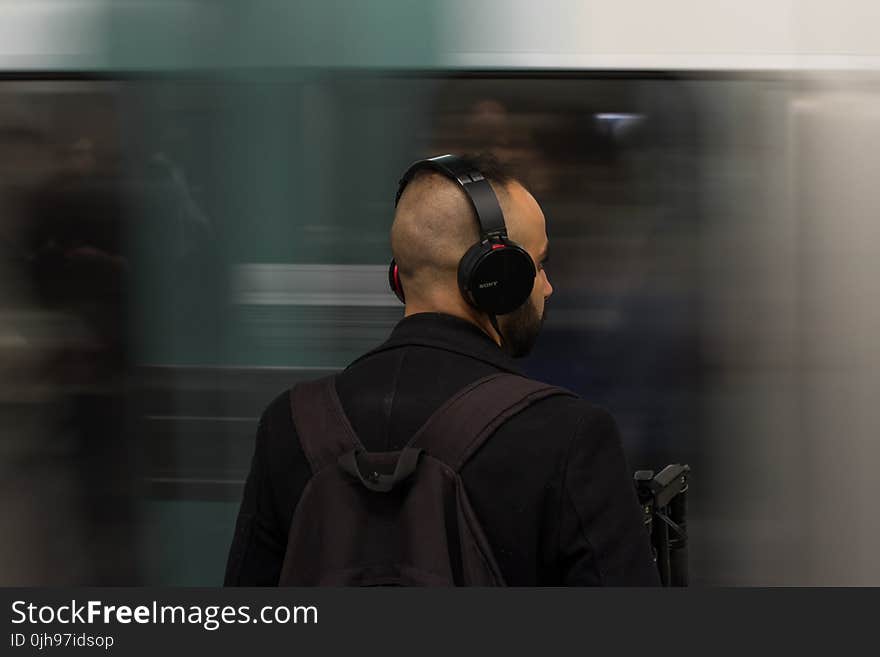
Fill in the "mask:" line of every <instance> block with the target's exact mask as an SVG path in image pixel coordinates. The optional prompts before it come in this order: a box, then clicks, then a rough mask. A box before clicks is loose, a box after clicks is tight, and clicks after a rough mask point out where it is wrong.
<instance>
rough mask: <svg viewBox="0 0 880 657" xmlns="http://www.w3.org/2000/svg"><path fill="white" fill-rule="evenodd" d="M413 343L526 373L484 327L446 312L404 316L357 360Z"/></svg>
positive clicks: (512, 371) (510, 370)
mask: <svg viewBox="0 0 880 657" xmlns="http://www.w3.org/2000/svg"><path fill="white" fill-rule="evenodd" d="M411 345H415V346H422V347H432V348H435V349H445V350H446V351H451V352H454V353H457V354H462V355H464V356H469V357H471V358H476V359H477V360H481V361H483V362H485V363H488V364H489V365H493V366H495V367H497V368H498V369H501V370H504V371H505V372H511V373H513V374H519V375H520V376H524V373H523V371H522V369H521V368H520V367H519V366H518V365H517V364H516V362H515V361H514V359H513V358H511V357H510V356H508V355H507V354H506V353H504V352H503V351H502V350H501V348H500V347H498V345H497V344H495V342H494V341H493V340H492V339H491V338H490V337H489V336H488V335H486V334H485V333H484V332H483V330H482V329H480V328H479V327H478V326H476V325H475V324H472V323H471V322H469V321H467V320H464V319H461V318H459V317H455V316H453V315H446V314H443V313H417V314H415V315H410V316H408V317H404V318H403V319H402V320H400V321H399V322H398V323H397V326H395V327H394V330H393V331H391V336H390V337H389V338H388V340H386V341H385V342H384V343H383V344H381V345H380V346H379V347H377V348H376V349H373V350H372V351H370V352H368V353H366V354H364V355H363V356H361V357H360V358H358V359H357V360H355V361H354V362H355V363H356V362H358V361H359V360H362V359H363V358H367V357H368V356H371V355H373V354H376V353H378V352H380V351H387V350H388V349H397V348H399V347H406V346H411ZM353 364H354V363H352V365H353ZM349 367H350V366H349Z"/></svg>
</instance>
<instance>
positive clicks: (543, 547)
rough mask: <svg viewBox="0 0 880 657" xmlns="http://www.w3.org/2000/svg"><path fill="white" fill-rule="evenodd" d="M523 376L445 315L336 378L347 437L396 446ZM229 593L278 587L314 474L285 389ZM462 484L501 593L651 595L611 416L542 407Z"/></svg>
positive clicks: (410, 328)
mask: <svg viewBox="0 0 880 657" xmlns="http://www.w3.org/2000/svg"><path fill="white" fill-rule="evenodd" d="M499 371H502V372H513V373H516V374H522V372H521V371H520V370H519V368H518V367H517V366H516V364H515V362H514V361H513V359H511V358H509V357H508V356H507V355H505V354H504V353H503V352H502V351H501V350H500V349H499V348H498V346H497V345H496V344H495V343H494V342H493V341H492V340H491V339H490V338H489V337H488V336H487V335H486V334H485V333H483V332H482V331H481V330H480V329H479V328H478V327H476V326H474V325H473V324H471V323H469V322H466V321H464V320H461V319H458V318H456V317H451V316H449V315H441V314H434V313H424V314H417V315H412V316H410V317H407V318H404V319H403V320H402V321H401V322H400V323H399V324H398V325H397V326H396V327H395V329H394V331H393V332H392V334H391V337H390V338H389V339H388V341H387V342H385V343H384V344H383V345H382V346H381V347H379V348H378V349H376V350H374V351H372V352H370V353H368V354H366V355H365V356H362V357H361V358H359V359H358V360H356V361H355V362H354V363H352V364H351V365H350V366H349V367H348V368H347V369H346V370H345V371H344V372H342V373H341V374H340V375H339V377H338V378H337V383H336V387H337V392H338V393H339V397H340V400H341V402H342V405H343V407H344V409H345V413H346V415H347V416H348V418H349V419H350V421H351V424H352V426H353V427H354V429H355V432H356V433H357V434H358V436H359V438H360V440H361V442H363V443H364V446H365V447H366V448H367V449H369V450H371V451H383V450H395V449H399V448H400V447H401V446H403V445H404V444H405V443H406V442H407V441H408V440H409V438H410V437H411V436H412V435H413V434H414V433H415V432H416V430H417V429H418V428H419V427H420V426H421V425H422V424H423V423H424V422H425V420H427V418H428V417H429V416H430V415H431V413H433V412H434V411H435V410H436V409H437V408H438V407H439V406H440V405H441V404H442V403H443V402H444V401H445V400H446V399H447V398H449V397H451V396H452V395H453V393H455V392H456V391H458V390H460V389H461V388H463V387H464V386H465V385H467V384H468V383H470V382H472V381H475V380H477V379H479V378H481V377H484V376H486V375H488V374H492V373H494V372H499ZM256 443H257V444H256V450H255V453H254V457H253V462H252V465H251V472H250V475H249V476H248V480H247V484H246V486H245V492H244V499H243V501H242V504H241V510H240V512H239V516H238V521H237V523H236V529H235V536H234V539H233V543H232V548H231V550H230V554H229V561H228V564H227V570H226V580H225V581H226V585H241V586H249V585H250V586H255V585H274V584H276V583H277V581H278V576H279V574H280V572H281V564H282V561H283V559H284V551H285V547H286V545H287V533H288V529H289V527H290V524H291V519H292V517H293V512H294V509H295V508H296V504H297V501H298V500H299V497H300V494H301V493H302V491H303V488H304V487H305V485H306V482H307V481H308V479H309V477H310V476H311V472H310V470H309V466H308V463H307V462H306V459H305V456H304V455H303V452H302V449H301V448H300V445H299V441H298V439H297V436H296V430H295V428H294V426H293V422H292V418H291V411H290V403H289V399H288V395H287V392H285V393H283V394H281V395H279V396H278V397H277V398H276V399H275V400H274V401H273V402H272V403H271V404H269V406H268V408H267V409H266V410H265V412H264V413H263V416H262V418H261V419H260V424H259V428H258V431H257V441H256ZM461 475H462V478H463V481H464V484H465V488H466V489H467V492H468V496H469V498H470V501H471V504H472V506H473V508H474V511H475V512H476V514H477V516H478V517H479V519H480V522H481V524H482V527H483V529H484V531H485V533H486V536H487V538H488V540H489V543H490V545H491V546H492V549H493V551H494V554H495V558H496V560H497V562H498V565H499V567H500V568H501V572H502V574H503V575H504V578H505V580H506V582H507V583H508V584H509V585H550V586H552V585H656V584H659V579H658V575H657V571H656V568H655V566H654V564H653V563H652V560H651V555H650V547H649V542H648V537H647V534H646V532H645V529H644V525H643V524H642V520H641V513H640V510H639V507H638V503H637V501H636V497H635V491H634V488H633V484H632V480H631V479H630V472H629V469H628V468H627V464H626V461H625V458H624V455H623V450H622V447H621V442H620V436H619V434H618V431H617V427H616V425H615V423H614V420H613V418H612V417H611V416H610V415H609V414H608V413H607V412H606V411H604V410H602V409H601V408H598V407H596V406H593V405H591V404H589V403H588V402H586V401H583V400H581V399H575V398H572V397H550V398H548V399H545V400H542V401H540V402H537V403H535V404H533V405H532V406H530V407H529V408H527V409H526V410H525V411H523V412H521V413H519V414H518V415H516V416H514V417H513V418H511V419H510V420H508V421H507V422H506V423H505V424H504V425H502V427H501V428H500V429H498V431H497V432H496V433H495V435H493V436H492V437H491V438H490V440H489V441H488V442H487V443H486V444H485V445H484V446H483V447H482V448H481V449H480V451H478V452H477V453H476V454H475V455H474V456H473V457H472V458H471V460H470V461H469V462H468V463H467V464H466V465H465V466H464V467H463V469H462V471H461Z"/></svg>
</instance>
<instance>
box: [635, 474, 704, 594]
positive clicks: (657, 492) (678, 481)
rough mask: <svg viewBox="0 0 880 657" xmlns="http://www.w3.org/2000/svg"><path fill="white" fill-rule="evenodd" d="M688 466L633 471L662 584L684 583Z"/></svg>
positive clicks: (685, 580) (679, 584)
mask: <svg viewBox="0 0 880 657" xmlns="http://www.w3.org/2000/svg"><path fill="white" fill-rule="evenodd" d="M690 471H691V468H690V466H688V465H680V464H678V463H675V464H673V465H667V466H666V467H665V468H663V470H661V471H660V472H659V473H658V474H657V475H655V474H654V471H653V470H639V471H638V472H636V474H635V483H636V491H637V493H638V497H639V503H640V504H641V505H642V513H643V514H644V519H645V527H646V528H647V530H648V534H649V535H650V536H651V545H652V546H653V549H654V560H655V561H656V562H657V568H658V570H659V571H660V581H661V582H662V583H663V586H687V585H688V567H687V566H688V547H687V491H688V477H689V475H690Z"/></svg>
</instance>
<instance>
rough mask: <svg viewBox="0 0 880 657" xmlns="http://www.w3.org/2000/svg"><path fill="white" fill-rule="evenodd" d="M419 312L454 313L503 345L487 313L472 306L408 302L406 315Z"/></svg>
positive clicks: (496, 342)
mask: <svg viewBox="0 0 880 657" xmlns="http://www.w3.org/2000/svg"><path fill="white" fill-rule="evenodd" d="M418 313H442V314H444V315H452V316H453V317H458V318H459V319H463V320H465V321H466V322H470V323H471V324H473V325H474V326H476V327H477V328H479V329H480V330H481V331H483V333H485V334H486V335H487V336H489V339H490V340H492V341H493V342H494V343H495V344H497V345H498V346H499V347H500V346H501V337H500V336H499V335H498V332H497V331H496V330H495V328H494V327H493V326H492V322H490V321H489V317H488V316H487V315H486V314H485V313H481V312H479V311H477V310H475V309H473V308H471V307H470V306H467V307H465V308H462V307H459V306H426V305H418V304H411V303H408V304H406V309H405V310H404V313H403V315H404V317H409V316H410V315H415V314H418Z"/></svg>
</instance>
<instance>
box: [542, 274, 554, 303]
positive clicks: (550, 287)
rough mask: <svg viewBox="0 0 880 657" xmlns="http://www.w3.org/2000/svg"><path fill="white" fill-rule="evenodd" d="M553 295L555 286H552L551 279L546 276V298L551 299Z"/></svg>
mask: <svg viewBox="0 0 880 657" xmlns="http://www.w3.org/2000/svg"><path fill="white" fill-rule="evenodd" d="M551 294H553V286H552V285H550V278H549V277H548V276H547V274H546V273H545V274H544V298H545V299H548V298H550V295H551Z"/></svg>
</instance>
